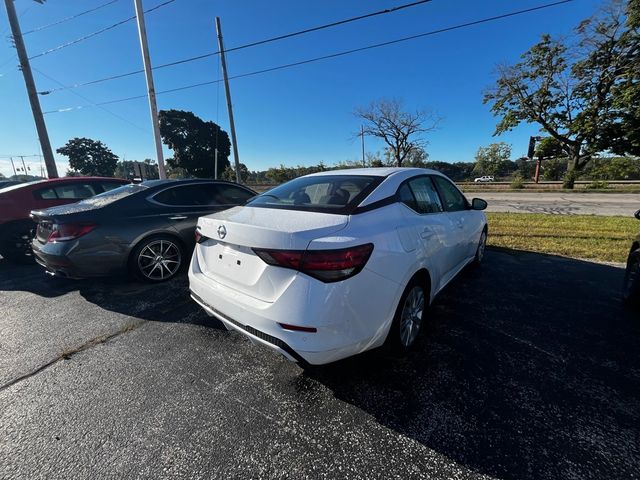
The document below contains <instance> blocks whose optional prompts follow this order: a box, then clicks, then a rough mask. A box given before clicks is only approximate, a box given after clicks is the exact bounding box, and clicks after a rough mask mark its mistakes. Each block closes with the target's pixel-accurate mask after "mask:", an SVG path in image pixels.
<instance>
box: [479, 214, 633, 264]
mask: <svg viewBox="0 0 640 480" xmlns="http://www.w3.org/2000/svg"><path fill="white" fill-rule="evenodd" d="M487 219H488V221H489V240H488V245H491V246H495V247H504V248H512V249H515V250H528V251H531V252H541V253H549V254H555V255H563V256H567V257H574V258H591V259H594V260H601V261H606V262H625V261H626V259H627V254H628V253H629V248H630V247H631V241H632V239H633V238H634V237H635V236H636V235H637V234H638V232H640V222H639V221H638V220H636V219H635V218H633V217H598V216H592V215H562V216H560V215H545V214H534V213H487Z"/></svg>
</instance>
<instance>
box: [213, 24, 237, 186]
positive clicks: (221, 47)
mask: <svg viewBox="0 0 640 480" xmlns="http://www.w3.org/2000/svg"><path fill="white" fill-rule="evenodd" d="M216 32H217V33H218V51H219V52H220V62H221V63H222V76H223V77H224V91H225V93H226V94H227V109H228V110H229V127H230V128H231V144H232V145H233V157H234V160H235V164H236V165H235V166H236V182H238V183H240V159H239V158H238V142H237V141H236V125H235V123H234V121H233V107H232V106H231V91H230V90H229V76H228V75H227V60H226V58H225V56H224V44H223V42H222V27H220V17H216Z"/></svg>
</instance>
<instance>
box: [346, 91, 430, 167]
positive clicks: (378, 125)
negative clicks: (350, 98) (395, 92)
mask: <svg viewBox="0 0 640 480" xmlns="http://www.w3.org/2000/svg"><path fill="white" fill-rule="evenodd" d="M353 114H354V115H355V116H356V117H358V118H359V119H361V120H363V121H364V134H365V135H370V136H373V137H378V138H381V139H382V140H383V141H384V142H385V143H386V144H387V145H388V146H389V149H390V150H391V152H392V153H393V156H394V158H395V163H396V164H397V165H398V167H401V166H402V162H403V161H404V160H405V158H407V155H409V153H411V152H412V151H413V150H415V149H418V148H424V147H425V146H426V144H427V141H426V140H425V139H424V134H425V133H428V132H432V131H434V130H435V129H436V128H437V127H438V124H439V123H440V118H439V117H438V116H437V115H436V114H434V113H433V112H431V111H429V110H425V109H420V110H415V111H405V110H404V109H403V104H402V101H400V100H395V99H392V100H388V99H381V100H376V101H374V102H371V103H370V104H369V106H367V107H361V108H358V109H356V110H355V111H354V112H353Z"/></svg>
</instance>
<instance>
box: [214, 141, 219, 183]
mask: <svg viewBox="0 0 640 480" xmlns="http://www.w3.org/2000/svg"><path fill="white" fill-rule="evenodd" d="M213 161H214V171H213V178H214V179H216V180H217V179H218V149H217V148H216V151H215V156H214V160H213Z"/></svg>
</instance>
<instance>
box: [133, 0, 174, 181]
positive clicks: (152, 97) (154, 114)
mask: <svg viewBox="0 0 640 480" xmlns="http://www.w3.org/2000/svg"><path fill="white" fill-rule="evenodd" d="M133 1H134V4H135V7H136V21H137V22H138V34H139V35H140V48H141V49H142V63H144V76H145V78H146V79H147V91H148V93H149V109H150V110H151V123H152V125H153V139H154V141H155V144H156V156H157V158H158V176H159V177H160V178H161V179H163V180H164V179H165V178H167V173H166V171H165V168H164V154H163V152H162V137H161V136H160V122H159V121H158V104H157V102H156V90H155V87H154V86H153V73H152V72H151V58H150V57H149V45H148V44H147V28H146V26H145V24H144V10H143V9H142V0H133Z"/></svg>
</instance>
